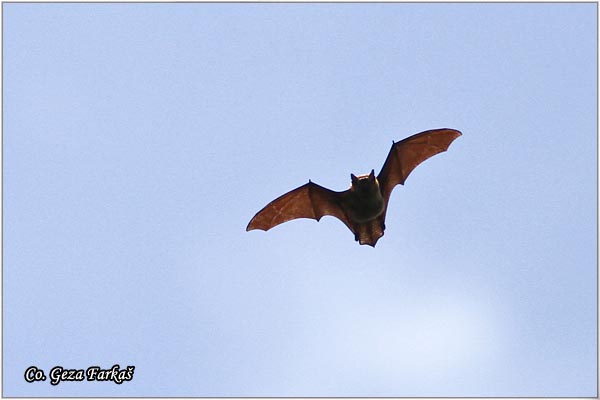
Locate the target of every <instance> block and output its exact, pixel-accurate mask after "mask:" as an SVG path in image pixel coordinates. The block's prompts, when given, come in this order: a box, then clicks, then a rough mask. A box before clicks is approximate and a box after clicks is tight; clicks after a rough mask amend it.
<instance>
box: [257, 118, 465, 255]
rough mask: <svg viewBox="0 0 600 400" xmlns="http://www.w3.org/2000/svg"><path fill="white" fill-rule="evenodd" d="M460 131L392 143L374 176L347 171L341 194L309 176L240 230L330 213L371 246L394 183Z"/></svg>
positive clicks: (444, 147)
mask: <svg viewBox="0 0 600 400" xmlns="http://www.w3.org/2000/svg"><path fill="white" fill-rule="evenodd" d="M461 135H462V133H461V132H459V131H457V130H455V129H447V128H443V129H433V130H429V131H425V132H421V133H417V134H416V135H413V136H410V137H408V138H406V139H404V140H401V141H400V142H398V143H394V142H392V148H391V149H390V152H389V153H388V156H387V158H386V159H385V162H384V163H383V168H381V172H379V175H377V176H375V170H371V173H370V174H365V175H359V176H356V175H354V174H350V178H351V179H352V184H351V186H350V188H349V189H348V190H345V191H343V192H335V191H333V190H330V189H327V188H325V187H323V186H320V185H317V184H316V183H314V182H312V181H311V180H310V179H309V180H308V183H306V184H304V185H302V186H300V187H298V188H296V189H294V190H292V191H290V192H288V193H286V194H284V195H283V196H280V197H278V198H277V199H275V200H273V201H272V202H270V203H269V204H267V205H266V206H265V207H264V208H263V209H262V210H260V211H259V212H258V213H256V215H255V216H254V217H253V218H252V219H251V220H250V223H248V226H247V227H246V231H251V230H253V229H261V230H263V231H268V230H269V229H271V228H273V227H274V226H277V225H279V224H282V223H284V222H287V221H290V220H292V219H297V218H311V219H316V220H317V221H319V220H320V219H321V218H322V217H323V216H324V215H331V216H333V217H336V218H337V219H339V220H340V221H342V222H343V223H344V224H346V226H347V227H348V229H350V231H352V233H353V234H354V240H356V241H357V242H359V243H360V244H361V245H362V244H364V245H369V246H372V247H375V244H376V243H377V241H378V240H379V238H380V237H382V236H383V232H384V231H385V214H386V211H387V208H388V203H389V200H390V195H391V194H392V190H393V189H394V187H395V186H396V185H398V184H400V185H404V182H405V181H406V178H408V175H410V173H411V172H412V170H413V169H415V168H416V166H417V165H419V164H420V163H422V162H423V161H425V160H427V159H428V158H429V157H431V156H434V155H436V154H438V153H441V152H444V151H446V150H448V147H450V144H451V143H452V142H453V141H454V139H456V138H457V137H459V136H461Z"/></svg>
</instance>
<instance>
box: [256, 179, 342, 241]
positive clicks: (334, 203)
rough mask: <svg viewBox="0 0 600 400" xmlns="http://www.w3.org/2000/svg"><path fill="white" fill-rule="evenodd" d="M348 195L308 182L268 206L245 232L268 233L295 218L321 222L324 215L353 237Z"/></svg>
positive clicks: (258, 214) (257, 214)
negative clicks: (254, 230) (334, 220)
mask: <svg viewBox="0 0 600 400" xmlns="http://www.w3.org/2000/svg"><path fill="white" fill-rule="evenodd" d="M346 192H347V191H346ZM346 192H334V191H333V190H329V189H327V188H324V187H323V186H319V185H317V184H316V183H313V182H310V181H309V182H308V183H307V184H305V185H302V186H300V187H299V188H296V189H294V190H292V191H291V192H288V193H286V194H284V195H283V196H281V197H278V198H277V199H275V200H273V201H272V202H270V203H269V204H267V205H266V206H265V207H264V208H263V209H262V210H260V211H259V212H258V213H256V215H255V216H254V218H252V219H251V220H250V223H249V224H248V227H247V228H246V231H250V230H252V229H262V230H263V231H267V230H269V229H271V228H273V227H274V226H276V225H279V224H281V223H284V222H286V221H290V220H292V219H296V218H311V219H316V220H317V221H318V220H320V219H321V217H323V216H324V215H332V216H334V217H336V218H338V219H339V220H341V221H342V222H343V223H344V224H346V226H347V227H348V228H349V229H350V230H351V231H352V233H354V229H353V228H352V225H351V224H350V221H349V219H348V217H347V216H346V212H345V211H344V208H343V198H344V196H345V194H346Z"/></svg>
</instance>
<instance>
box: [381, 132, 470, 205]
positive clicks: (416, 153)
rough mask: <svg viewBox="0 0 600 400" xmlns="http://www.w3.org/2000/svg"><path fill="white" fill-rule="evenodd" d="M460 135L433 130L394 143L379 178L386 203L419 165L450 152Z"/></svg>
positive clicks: (458, 133)
mask: <svg viewBox="0 0 600 400" xmlns="http://www.w3.org/2000/svg"><path fill="white" fill-rule="evenodd" d="M460 135H462V134H461V133H460V132H459V131H457V130H454V129H433V130H430V131H425V132H421V133H417V134H416V135H413V136H411V137H408V138H406V139H404V140H402V141H400V142H398V143H394V144H393V145H392V148H391V150H390V153H389V154H388V156H387V158H386V160H385V163H384V164H383V168H382V169H381V172H380V173H379V175H378V176H377V180H378V181H379V185H380V187H381V193H382V195H383V198H384V199H385V201H386V203H387V201H388V200H389V198H390V194H391V193H392V190H393V189H394V187H395V186H396V185H398V184H401V185H404V182H405V181H406V178H408V175H409V174H410V173H411V172H412V170H413V169H415V168H416V166H417V165H419V164H421V163H422V162H423V161H425V160H427V159H428V158H429V157H431V156H434V155H436V154H438V153H441V152H444V151H446V150H448V147H449V146H450V143H452V141H454V139H456V138H457V137H459V136H460Z"/></svg>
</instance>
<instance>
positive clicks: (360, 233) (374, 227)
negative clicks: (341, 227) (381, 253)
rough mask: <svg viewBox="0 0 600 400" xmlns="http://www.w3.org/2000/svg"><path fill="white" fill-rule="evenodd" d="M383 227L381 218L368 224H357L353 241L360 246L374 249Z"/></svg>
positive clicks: (381, 234)
mask: <svg viewBox="0 0 600 400" xmlns="http://www.w3.org/2000/svg"><path fill="white" fill-rule="evenodd" d="M384 230H385V225H384V224H383V221H382V218H381V217H379V218H375V219H373V220H371V221H369V222H365V223H362V224H357V225H356V227H355V235H354V239H355V240H356V241H357V242H358V243H360V244H366V245H369V246H371V247H375V244H377V241H378V240H379V238H380V237H382V236H383V231H384Z"/></svg>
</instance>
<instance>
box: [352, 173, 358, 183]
mask: <svg viewBox="0 0 600 400" xmlns="http://www.w3.org/2000/svg"><path fill="white" fill-rule="evenodd" d="M350 179H352V183H355V182H358V178H357V177H356V175H354V174H350Z"/></svg>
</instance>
